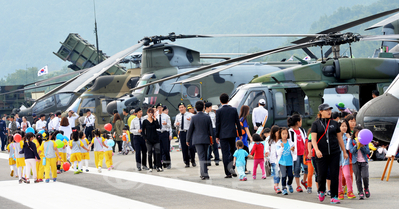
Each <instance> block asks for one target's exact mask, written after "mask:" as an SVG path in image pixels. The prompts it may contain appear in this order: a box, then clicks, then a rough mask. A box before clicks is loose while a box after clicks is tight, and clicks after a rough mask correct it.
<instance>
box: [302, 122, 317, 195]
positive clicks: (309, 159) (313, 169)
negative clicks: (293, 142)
mask: <svg viewBox="0 0 399 209" xmlns="http://www.w3.org/2000/svg"><path fill="white" fill-rule="evenodd" d="M310 131H311V128H309V129H308V132H307V135H308V137H307V138H306V141H307V143H306V146H305V147H306V150H305V156H306V158H305V164H306V165H307V166H308V179H307V181H306V184H307V186H308V188H307V192H308V194H312V186H313V179H312V178H313V173H315V179H317V172H316V167H315V165H316V163H314V164H313V162H312V158H313V157H314V156H313V155H312V148H313V146H312V135H311V134H310ZM315 183H316V188H318V186H317V181H315Z"/></svg>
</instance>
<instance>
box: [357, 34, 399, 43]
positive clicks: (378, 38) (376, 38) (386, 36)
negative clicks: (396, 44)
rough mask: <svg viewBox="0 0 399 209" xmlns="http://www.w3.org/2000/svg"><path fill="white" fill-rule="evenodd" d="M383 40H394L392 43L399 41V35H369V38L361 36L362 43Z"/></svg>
mask: <svg viewBox="0 0 399 209" xmlns="http://www.w3.org/2000/svg"><path fill="white" fill-rule="evenodd" d="M381 39H384V40H385V39H386V40H389V39H392V41H395V39H396V40H399V34H390V35H367V36H361V37H360V40H361V41H380V40H381Z"/></svg>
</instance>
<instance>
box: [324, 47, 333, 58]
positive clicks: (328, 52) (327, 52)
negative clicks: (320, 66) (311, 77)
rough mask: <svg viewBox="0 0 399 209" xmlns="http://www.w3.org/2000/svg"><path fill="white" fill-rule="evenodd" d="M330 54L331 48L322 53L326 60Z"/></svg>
mask: <svg viewBox="0 0 399 209" xmlns="http://www.w3.org/2000/svg"><path fill="white" fill-rule="evenodd" d="M331 53H332V47H330V48H329V49H328V50H327V51H326V53H324V58H328V57H329V56H330V55H331Z"/></svg>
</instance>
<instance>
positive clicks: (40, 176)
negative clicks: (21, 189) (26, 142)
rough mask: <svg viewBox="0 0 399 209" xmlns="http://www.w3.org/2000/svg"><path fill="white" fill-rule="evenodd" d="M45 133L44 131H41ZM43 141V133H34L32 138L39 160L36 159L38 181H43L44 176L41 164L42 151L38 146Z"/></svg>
mask: <svg viewBox="0 0 399 209" xmlns="http://www.w3.org/2000/svg"><path fill="white" fill-rule="evenodd" d="M43 134H45V133H43ZM42 142H43V135H42V134H36V137H35V139H33V143H35V145H36V147H37V152H38V153H39V157H40V161H36V170H37V180H38V181H39V182H43V178H44V166H43V157H44V153H43V152H40V146H41V145H42Z"/></svg>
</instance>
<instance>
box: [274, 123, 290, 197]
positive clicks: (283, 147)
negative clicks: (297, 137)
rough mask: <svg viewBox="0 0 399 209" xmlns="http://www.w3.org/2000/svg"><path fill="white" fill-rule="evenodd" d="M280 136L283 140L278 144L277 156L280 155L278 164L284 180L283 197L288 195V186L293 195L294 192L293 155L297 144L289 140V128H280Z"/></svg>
mask: <svg viewBox="0 0 399 209" xmlns="http://www.w3.org/2000/svg"><path fill="white" fill-rule="evenodd" d="M279 132H280V136H281V139H280V140H279V141H278V142H277V145H276V148H277V155H278V160H277V161H278V163H279V167H280V171H281V178H282V182H281V184H282V186H283V195H288V192H287V184H288V189H289V191H290V192H291V193H293V192H294V189H293V188H292V180H293V179H294V176H293V175H292V165H293V163H294V161H293V155H294V150H295V144H294V142H292V141H291V140H288V139H289V135H288V129H287V128H280V131H279ZM287 176H288V183H287Z"/></svg>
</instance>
